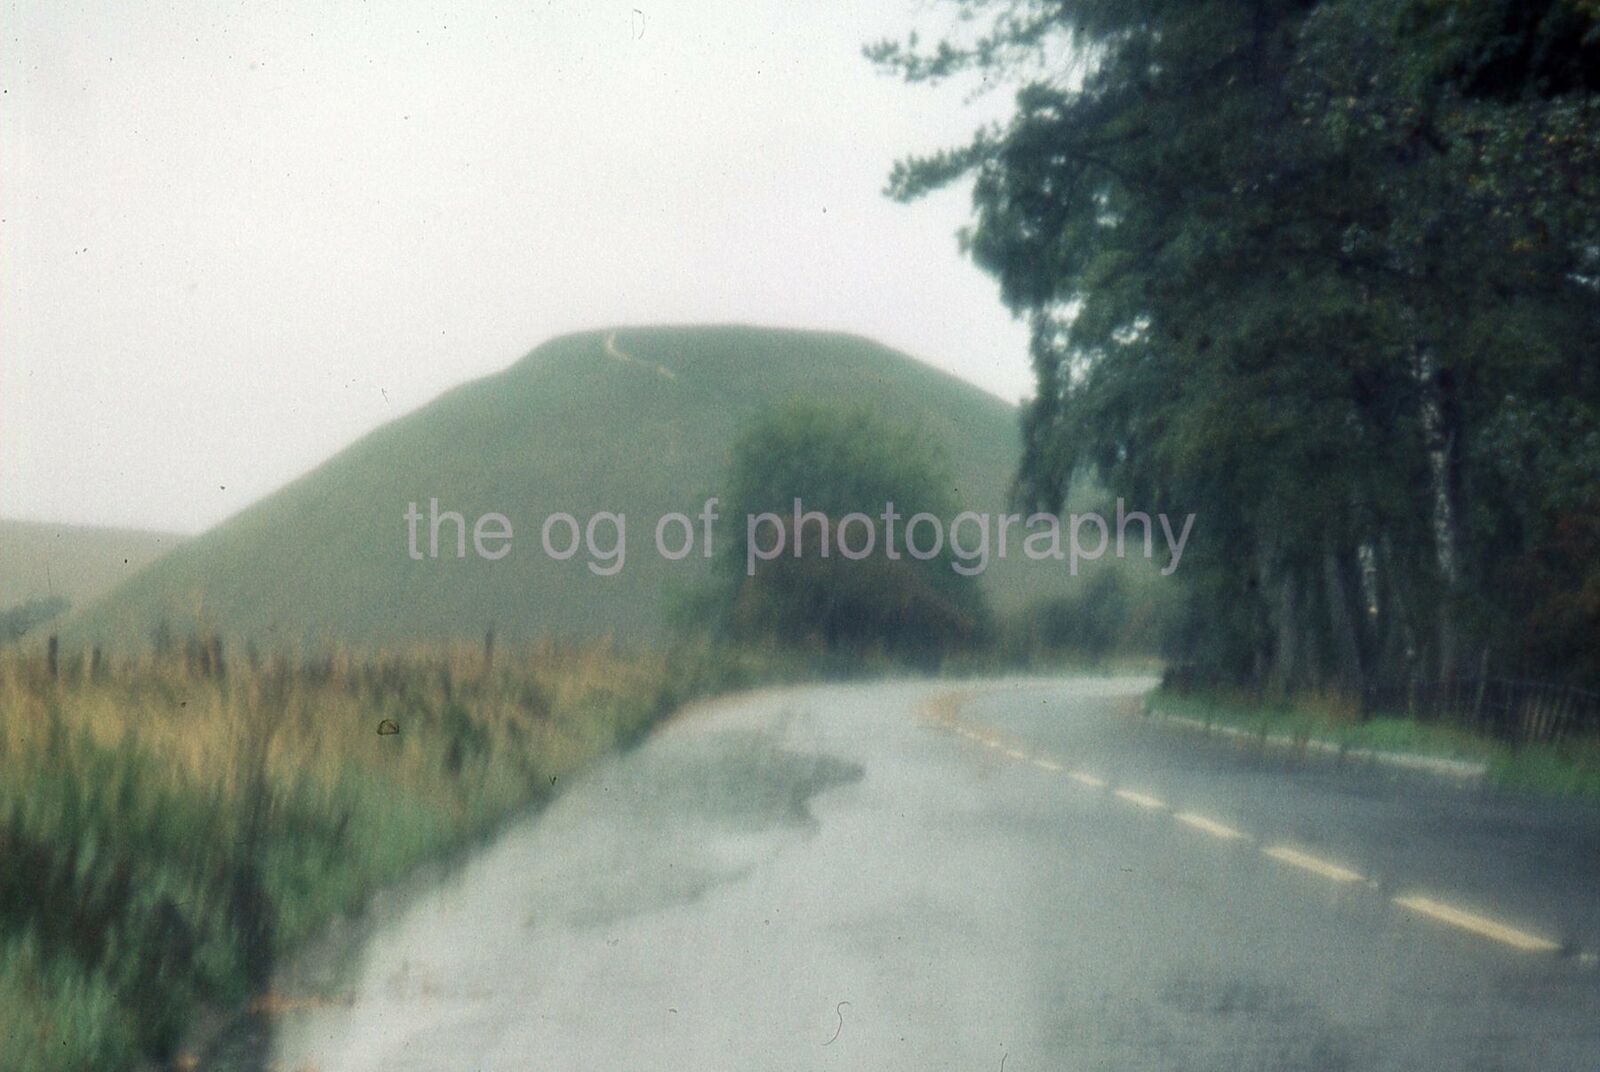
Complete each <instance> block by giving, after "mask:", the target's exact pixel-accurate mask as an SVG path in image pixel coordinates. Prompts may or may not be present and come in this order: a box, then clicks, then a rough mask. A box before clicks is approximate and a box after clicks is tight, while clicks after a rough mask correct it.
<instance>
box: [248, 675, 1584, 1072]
mask: <svg viewBox="0 0 1600 1072" xmlns="http://www.w3.org/2000/svg"><path fill="white" fill-rule="evenodd" d="M1149 684H1150V683H1149V682H1147V681H1131V680H1126V679H1124V680H1068V681H1057V682H1041V681H1027V682H1010V683H980V684H971V685H945V684H927V683H919V684H885V685H873V686H850V687H832V688H814V689H801V690H792V691H779V692H770V693H763V694H758V695H755V696H746V697H741V698H735V699H733V700H730V701H724V702H721V703H718V704H714V705H711V706H708V707H706V708H703V709H700V710H697V711H694V712H690V713H688V714H686V715H684V716H681V717H679V718H678V719H676V720H675V721H673V722H672V723H671V724H670V725H668V726H667V727H666V728H665V729H664V730H663V731H661V732H660V733H658V734H657V735H656V736H654V737H652V738H651V739H650V740H649V741H647V742H646V743H645V744H644V745H642V746H641V747H639V748H638V749H636V750H634V751H632V752H630V753H628V754H626V755H623V756H620V757H617V758H615V759H613V760H610V761H608V762H606V763H604V764H602V765H600V766H598V767H596V768H594V769H593V770H591V771H590V772H589V773H588V774H587V775H586V776H584V777H583V778H582V779H581V780H580V781H579V782H578V783H577V784H574V785H572V786H571V787H569V789H568V791H567V792H566V793H565V794H563V795H562V796H561V797H560V798H559V799H558V801H557V802H556V803H555V804H554V805H553V806H552V807H550V808H549V809H547V810H546V811H545V812H544V813H543V814H542V815H539V816H537V817H534V818H531V819H529V820H527V821H525V822H522V823H520V824H518V825H516V826H515V827H513V828H512V829H510V830H509V831H508V832H507V833H506V834H505V835H504V836H503V837H502V838H501V839H500V840H498V841H497V842H496V843H495V844H494V845H492V846H490V847H489V848H488V849H486V850H485V851H484V852H483V853H482V854H480V855H479V856H478V857H476V858H474V859H473V860H471V861H469V862H468V863H467V864H466V865H465V866H463V867H462V868H460V869H459V870H457V871H456V872H455V873H453V874H452V875H451V876H450V877H448V878H447V879H444V880H442V881H439V882H436V883H433V884H431V885H429V886H428V887H427V888H426V889H424V890H421V891H419V892H417V893H415V894H413V895H411V896H409V897H407V898H404V899H403V903H401V904H399V905H396V906H393V907H392V908H391V910H389V911H387V912H385V913H382V914H380V915H381V918H380V920H379V921H378V922H377V923H376V924H375V925H373V926H371V927H369V928H368V929H367V931H366V932H365V933H364V934H363V936H362V937H361V939H360V940H359V941H348V942H343V943H332V946H333V947H334V948H335V949H336V951H335V952H329V951H324V952H323V955H321V956H320V957H309V958H307V962H306V963H304V964H302V965H299V966H297V967H296V969H295V970H294V971H293V972H291V973H289V974H288V975H286V977H285V978H284V979H283V980H281V981H280V984H279V991H280V992H279V995H278V1000H277V1001H276V1003H275V1007H274V1008H273V1010H272V1015H271V1017H270V1020H271V1023H272V1026H273V1030H272V1032H271V1034H270V1037H269V1038H266V1039H263V1038H262V1037H260V1036H252V1041H248V1043H240V1045H244V1046H245V1048H246V1049H251V1050H253V1052H254V1056H255V1057H257V1058H259V1059H260V1061H259V1063H260V1064H263V1065H265V1066H266V1067H271V1068H277V1069H285V1070H295V1069H308V1070H309V1069H315V1070H319V1072H363V1070H374V1072H377V1070H382V1072H402V1070H407V1069H418V1070H423V1069H425V1070H429V1072H434V1070H457V1069H459V1070H463V1072H466V1070H484V1072H491V1070H513V1069H515V1070H535V1069H537V1070H546V1069H550V1070H567V1069H572V1070H578V1069H584V1070H588V1069H595V1070H606V1072H613V1070H630V1069H641V1070H643V1069H666V1070H673V1072H681V1070H691V1069H707V1070H713V1069H727V1070H734V1069H738V1070H746V1069H773V1070H782V1069H813V1068H816V1069H823V1068H839V1069H870V1070H873V1072H888V1070H895V1069H915V1070H932V1069H963V1070H964V1069H974V1070H986V1069H1003V1070H1004V1072H1027V1070H1029V1069H1048V1070H1071V1069H1117V1070H1133V1069H1175V1070H1176V1069H1182V1070H1209V1069H1217V1070H1226V1072H1244V1070H1251V1069H1261V1070H1272V1072H1285V1070H1293V1069H1307V1070H1316V1072H1330V1070H1340V1069H1405V1070H1417V1069H1452V1070H1454V1069H1462V1070H1467V1069H1523V1068H1526V1069H1582V1070H1593V1069H1595V1068H1600V969H1597V967H1596V963H1595V956H1594V955H1593V954H1594V952H1595V951H1600V819H1597V817H1596V813H1595V812H1593V811H1578V810H1574V809H1572V808H1562V807H1558V806H1554V805H1550V804H1542V803H1535V802H1530V801H1526V800H1518V799H1514V798H1508V797H1506V796H1503V795H1498V794H1492V793H1488V792H1485V791H1483V790H1481V789H1476V788H1473V787H1471V786H1469V785H1464V784H1459V783H1453V782H1450V781H1448V780H1446V779H1440V778H1437V777H1432V776H1428V775H1421V774H1417V773H1414V772H1404V771H1396V770H1393V769H1389V768H1384V767H1375V766H1356V765H1351V764H1342V763H1340V762H1338V761H1337V760H1336V759H1333V758H1329V757H1316V756H1312V757H1296V756H1295V755H1294V754H1292V753H1286V752H1281V751H1274V750H1270V749H1269V750H1263V749H1261V748H1259V747H1252V746H1241V745H1240V744H1238V743H1237V742H1234V741H1230V740H1226V739H1221V738H1209V737H1206V736H1203V735H1200V734H1197V733H1194V732H1193V731H1189V730H1184V729H1179V728H1174V727H1172V726H1164V725H1157V724H1154V723H1152V722H1150V721H1149V720H1147V719H1144V718H1141V717H1140V716H1139V715H1138V714H1137V713H1136V711H1137V703H1136V696H1137V694H1138V693H1139V691H1140V690H1142V689H1143V688H1146V687H1148V686H1149Z"/></svg>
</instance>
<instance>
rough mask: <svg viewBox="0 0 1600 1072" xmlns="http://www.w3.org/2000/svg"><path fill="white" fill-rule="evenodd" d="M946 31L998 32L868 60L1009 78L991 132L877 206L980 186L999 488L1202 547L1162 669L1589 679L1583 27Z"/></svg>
mask: <svg viewBox="0 0 1600 1072" xmlns="http://www.w3.org/2000/svg"><path fill="white" fill-rule="evenodd" d="M955 6H956V7H958V8H959V9H960V10H961V12H962V13H963V15H964V16H965V19H966V21H967V22H968V23H969V24H974V25H975V24H979V23H981V20H982V18H983V17H984V16H986V15H987V16H990V17H991V19H992V21H991V23H990V26H991V29H990V30H989V31H988V32H987V33H985V34H983V35H982V36H980V37H978V38H977V39H976V40H972V41H968V42H966V43H964V44H953V43H948V42H947V43H943V44H941V45H939V46H937V47H936V48H935V49H933V50H932V51H928V50H924V49H921V48H919V47H918V46H917V44H916V43H915V42H914V41H913V42H909V43H908V44H906V45H904V46H902V45H895V44H892V43H885V44H880V45H877V46H873V47H872V48H870V49H869V50H868V53H869V55H870V56H871V57H872V58H873V59H875V60H876V61H877V62H879V63H881V64H884V65H886V66H888V67H889V68H891V69H894V70H897V71H899V72H900V73H901V74H903V75H904V76H906V77H907V78H909V79H911V80H913V81H924V80H936V79H939V78H948V77H953V76H956V75H959V74H961V73H962V72H964V71H965V72H971V71H978V72H982V73H983V74H984V75H985V76H986V77H989V78H996V77H999V76H1008V77H1013V78H1016V79H1017V80H1019V81H1020V82H1021V83H1022V85H1021V88H1020V90H1019V92H1018V94H1017V105H1016V112H1015V114H1014V116H1013V117H1012V119H1011V120H1010V122H1009V123H1008V124H1006V125H1004V126H1003V127H1000V128H995V129H987V130H984V131H981V132H979V133H978V134H977V135H976V136H975V137H974V139H973V141H972V142H971V143H970V144H969V145H967V146H964V147H961V148H959V149H955V150H947V151H943V152H940V153H936V154H934V155H931V156H928V157H924V158H920V159H912V160H909V161H904V162H902V163H901V164H900V165H899V166H898V167H897V168H896V170H895V172H894V174H893V175H892V177H891V183H890V190H891V193H893V194H895V195H896V196H900V197H907V198H909V197H915V196H919V195H921V194H922V193H925V192H926V191H928V190H930V189H933V188H937V187H939V186H943V185H946V184H948V183H950V182H953V181H955V180H956V179H958V178H963V177H970V178H971V179H972V181H973V200H974V208H975V212H976V220H975V223H974V225H973V226H972V227H971V228H970V229H969V231H968V232H967V233H966V234H965V235H964V236H963V241H964V243H965V244H966V246H967V248H969V249H970V250H971V252H972V254H973V256H974V258H975V259H976V260H977V261H978V263H979V264H980V265H982V266H983V267H985V268H986V269H988V270H989V271H990V272H992V273H993V274H994V275H995V276H996V277H997V278H998V279H999V281H1000V284H1001V287H1002V293H1003V295H1004V297H1005V300H1006V301H1007V302H1008V304H1010V305H1011V306H1012V308H1013V309H1014V310H1016V311H1017V312H1019V313H1021V314H1024V315H1027V316H1028V317H1029V318H1030V320H1031V323H1032V325H1033V357H1034V362H1035V366H1036V370H1037V375H1038V383H1039V392H1038V396H1037V398H1036V399H1035V401H1034V402H1033V403H1032V404H1031V405H1030V406H1029V408H1028V409H1027V411H1026V413H1025V417H1024V429H1025V456H1024V461H1023V474H1022V475H1023V481H1024V485H1025V488H1026V490H1027V491H1029V492H1030V493H1031V495H1032V496H1033V497H1034V498H1035V499H1036V500H1037V501H1039V502H1040V503H1043V504H1053V503H1059V502H1060V501H1061V498H1062V497H1063V496H1064V495H1065V494H1067V492H1068V490H1069V489H1070V488H1071V486H1072V483H1073V481H1074V480H1075V479H1079V478H1081V476H1082V474H1084V473H1086V472H1095V473H1097V474H1098V475H1099V477H1100V478H1101V479H1103V480H1104V481H1105V482H1106V484H1107V485H1108V486H1109V487H1110V489H1111V490H1112V491H1114V492H1116V493H1119V494H1125V495H1128V496H1130V497H1134V498H1137V499H1139V500H1140V501H1141V502H1147V503H1165V504H1168V505H1169V506H1170V507H1172V508H1175V509H1181V510H1185V511H1188V510H1193V511H1195V512H1196V513H1198V515H1199V521H1198V522H1197V525H1196V533H1195V546H1194V549H1193V550H1192V551H1191V555H1192V556H1193V558H1192V560H1191V559H1186V561H1185V570H1184V578H1185V583H1186V584H1188V585H1189V594H1190V599H1189V608H1190V609H1189V613H1188V620H1187V623H1186V624H1180V626H1179V628H1178V631H1177V634H1176V637H1177V641H1176V646H1175V650H1174V654H1175V655H1177V656H1178V657H1180V658H1188V659H1195V660H1198V661H1203V662H1205V663H1207V664H1210V665H1212V666H1215V667H1218V668H1220V669H1222V670H1224V671H1225V672H1227V673H1228V674H1230V675H1232V676H1233V677H1234V678H1235V679H1237V680H1239V681H1241V682H1248V683H1251V684H1253V685H1257V686H1270V687H1272V688H1275V689H1279V690H1299V689H1307V690H1318V689H1322V688H1328V687H1334V688H1340V689H1343V690H1345V691H1347V692H1351V693H1354V694H1357V695H1359V694H1361V693H1362V692H1363V691H1364V690H1365V689H1366V688H1367V687H1368V686H1370V685H1371V684H1372V683H1373V682H1375V681H1381V680H1388V681H1395V680H1406V679H1415V678H1417V677H1451V676H1454V675H1456V674H1458V673H1460V672H1461V671H1462V670H1463V668H1467V667H1470V668H1471V669H1473V670H1476V669H1478V667H1479V665H1480V664H1481V663H1483V662H1491V663H1493V664H1495V665H1498V666H1501V667H1504V668H1506V669H1508V670H1510V671H1512V672H1516V673H1521V674H1531V673H1543V674H1548V675H1550V676H1565V677H1570V678H1576V679H1590V680H1595V679H1600V655H1596V654H1595V652H1596V651H1600V645H1594V644H1593V643H1592V640H1593V637H1594V635H1595V632H1594V629H1595V624H1596V621H1597V618H1596V616H1595V610H1594V608H1595V606H1596V600H1595V597H1594V596H1593V593H1594V592H1595V591H1597V590H1600V577H1597V568H1596V567H1595V566H1594V565H1593V563H1594V561H1595V560H1594V558H1593V557H1592V555H1591V556H1589V557H1588V558H1587V560H1585V558H1584V556H1585V554H1586V549H1588V548H1590V547H1591V546H1592V533H1593V532H1594V531H1595V526H1594V521H1593V519H1594V518H1595V517H1597V516H1600V508H1597V505H1600V500H1597V499H1596V492H1595V488H1596V487H1597V486H1600V485H1597V481H1596V480H1595V473H1596V472H1597V471H1600V470H1596V469H1595V468H1594V467H1593V464H1594V461H1595V453H1594V436H1595V429H1596V428H1597V427H1600V361H1597V360H1596V357H1597V356H1600V355H1597V352H1596V346H1597V343H1596V340H1597V339H1600V330H1597V329H1600V316H1597V313H1600V98H1597V96H1596V93H1595V90H1596V88H1597V86H1596V84H1595V83H1596V79H1597V77H1600V76H1597V75H1596V74H1595V72H1596V70H1600V65H1597V63H1596V57H1597V49H1600V9H1597V8H1596V7H1595V5H1594V4H1592V3H1590V2H1588V0H1542V2H1540V3H1537V4H1519V3H1512V2H1510V0H1459V2H1451V3H1438V2H1434V0H1407V2H1404V3H1399V4H1396V3H1393V2H1391V0H1216V2H1205V3H1194V2H1191V0H1142V2H1133V3H1106V2H1100V0H1071V2H1067V3H1044V2H1029V3H1021V4H1013V3H1008V2H1007V3H1002V2H999V0H994V2H989V0H965V2H958V3H956V4H955ZM1513 444H1515V445H1517V447H1516V450H1515V451H1514V452H1511V457H1512V458H1516V459H1520V462H1519V463H1515V464H1512V465H1508V464H1507V461H1508V457H1507V456H1508V449H1507V448H1508V447H1510V446H1511V445H1513ZM1530 458H1543V459H1547V460H1548V459H1561V460H1562V461H1561V462H1559V463H1557V464H1550V465H1547V466H1543V467H1540V466H1537V465H1531V464H1528V462H1527V459H1530ZM1513 469H1514V470H1515V471H1514V472H1513V471H1512V470H1513ZM1191 562H1192V568H1191ZM1512 576H1515V577H1518V578H1520V582H1519V583H1512V581H1511V577H1512ZM1530 585H1532V586H1533V587H1530ZM1574 593H1581V594H1579V595H1574ZM1530 624H1537V625H1538V626H1539V627H1538V628H1529V626H1530ZM1563 630H1568V631H1570V630H1577V631H1578V636H1579V637H1580V640H1579V641H1578V642H1576V643H1569V644H1568V645H1567V646H1566V647H1565V648H1564V649H1563V648H1562V647H1561V646H1560V645H1559V643H1557V640H1558V635H1559V634H1560V633H1561V632H1562V631H1563ZM1569 635H1571V634H1570V633H1569ZM1585 635H1586V636H1587V637H1588V642H1587V643H1586V644H1585V650H1584V651H1579V650H1577V649H1578V646H1579V644H1580V643H1583V641H1582V640H1581V637H1583V636H1585Z"/></svg>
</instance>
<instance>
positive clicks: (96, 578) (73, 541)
mask: <svg viewBox="0 0 1600 1072" xmlns="http://www.w3.org/2000/svg"><path fill="white" fill-rule="evenodd" d="M185 539H187V537H185V536H178V535H174V534H173V533H166V532H144V531H140V530H137V529H117V528H99V527H95V526H90V525H61V524H56V523H54V522H47V521H11V520H0V609H4V608H6V607H11V606H15V605H16V604H18V603H24V602H27V601H28V600H33V599H51V598H60V599H65V600H68V601H70V602H72V603H75V604H82V603H85V602H87V601H89V600H91V599H93V598H95V597H96V596H99V595H103V594H104V593H105V592H107V591H109V590H110V589H111V588H113V587H114V586H116V585H117V584H118V583H120V582H122V581H125V580H127V579H128V578H129V577H132V576H133V575H134V574H136V573H138V572H139V571H140V570H141V569H143V568H144V567H145V566H147V565H149V564H150V563H151V562H153V561H155V560H156V558H158V557H159V556H160V555H162V554H164V553H166V552H167V551H170V550H171V549H172V548H174V547H176V546H178V545H179V544H181V543H182V542H183V541H184V540H185Z"/></svg>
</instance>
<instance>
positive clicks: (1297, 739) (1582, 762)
mask: <svg viewBox="0 0 1600 1072" xmlns="http://www.w3.org/2000/svg"><path fill="white" fill-rule="evenodd" d="M1148 703H1149V709H1150V711H1151V712H1152V713H1153V714H1156V715H1161V716H1169V717H1179V718H1186V719H1190V720H1193V721H1195V722H1199V723H1202V724H1204V725H1206V726H1222V727H1228V728H1231V729H1237V730H1243V731H1245V732H1247V733H1251V734H1257V735H1260V736H1262V737H1281V738H1288V739H1289V741H1291V742H1292V743H1294V744H1297V745H1301V746H1304V745H1307V744H1309V743H1310V742H1320V743H1322V744H1324V745H1329V746H1332V747H1335V748H1338V749H1340V750H1348V751H1367V752H1374V753H1390V754H1396V755H1409V756H1424V757H1431V758H1438V759H1447V760H1465V761H1468V762H1475V763H1481V764H1483V766H1484V770H1485V776H1486V777H1487V779H1488V780H1489V781H1490V782H1491V783H1493V784H1496V785H1501V786H1505V787H1507V788H1516V789H1524V790H1528V791H1531V792H1536V793H1541V794H1546V795H1551V796H1561V797H1576V798H1583V799H1588V800H1591V801H1595V802H1600V741H1595V740H1574V741H1568V742H1563V743H1561V744H1526V745H1520V746H1512V745H1509V744H1506V743H1504V742H1502V741H1497V740H1493V739H1491V738H1488V737H1484V736H1482V735H1480V734H1476V733H1472V732H1470V731H1468V730H1466V729H1463V728H1461V727H1457V726H1451V725H1448V724H1444V723H1426V722H1419V721H1417V720H1416V719H1412V718H1406V717H1403V716H1397V715H1389V714H1383V713H1381V712H1380V713H1378V714H1376V715H1374V716H1372V717H1370V718H1367V719H1357V718H1355V717H1353V716H1352V715H1351V714H1349V713H1348V712H1346V711H1344V710H1342V709H1341V708H1340V707H1339V705H1337V704H1333V703H1328V704H1323V703H1319V702H1318V701H1316V700H1310V701H1307V702H1305V703H1302V704H1298V705H1295V704H1284V703H1277V704H1274V703H1261V702H1258V701H1255V700H1252V699H1249V698H1246V697H1242V696H1230V695H1227V694H1222V693H1216V694H1191V693H1178V692H1174V691H1172V690H1170V689H1161V690H1158V691H1156V692H1153V693H1151V695H1150V697H1149V701H1148Z"/></svg>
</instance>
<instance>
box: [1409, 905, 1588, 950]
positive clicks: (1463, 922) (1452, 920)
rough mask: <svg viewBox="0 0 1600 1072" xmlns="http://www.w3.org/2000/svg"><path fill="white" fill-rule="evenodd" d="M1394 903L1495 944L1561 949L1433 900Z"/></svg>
mask: <svg viewBox="0 0 1600 1072" xmlns="http://www.w3.org/2000/svg"><path fill="white" fill-rule="evenodd" d="M1394 903H1395V904H1397V905H1399V906H1400V907H1401V908H1409V909H1411V910H1412V911H1413V912H1421V913H1422V914H1423V915H1425V916H1432V917H1433V918H1434V919H1436V920H1439V921H1440V922H1441V923H1448V924H1450V925H1451V926H1452V927H1460V928H1461V929H1462V930H1464V931H1471V932H1472V933H1473V934H1476V935H1479V936H1481V937H1484V938H1489V939H1492V940H1494V941H1496V942H1503V943H1505V944H1506V945H1509V946H1511V947H1513V948H1515V949H1525V950H1528V951H1530V952H1539V953H1551V952H1554V951H1556V950H1557V949H1560V948H1561V946H1560V945H1558V944H1557V943H1555V942H1552V941H1550V939H1548V938H1541V937H1539V936H1538V935H1537V934H1529V933H1528V932H1527V931H1519V930H1517V928H1515V927H1508V926H1506V925H1505V924H1504V923H1497V922H1495V921H1494V920H1492V919H1489V918H1487V917H1485V916H1480V915H1477V914H1475V913H1472V912H1467V911H1464V910H1462V909H1460V908H1453V907H1451V906H1450V905H1447V904H1445V903H1443V902H1442V901H1435V900H1434V899H1433V898H1431V897H1420V896H1417V895H1414V894H1413V895H1412V896H1409V897H1396V898H1395V899H1394Z"/></svg>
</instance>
